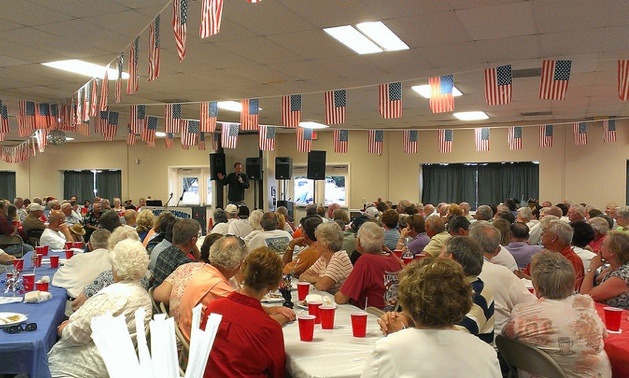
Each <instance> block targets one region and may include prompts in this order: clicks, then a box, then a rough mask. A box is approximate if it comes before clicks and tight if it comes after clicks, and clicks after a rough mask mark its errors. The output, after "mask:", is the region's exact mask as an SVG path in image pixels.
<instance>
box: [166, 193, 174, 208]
mask: <svg viewBox="0 0 629 378" xmlns="http://www.w3.org/2000/svg"><path fill="white" fill-rule="evenodd" d="M171 199H173V194H172V193H170V197H168V201H166V204H165V205H164V208H166V209H167V208H168V203H170V200H171Z"/></svg>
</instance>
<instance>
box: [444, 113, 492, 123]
mask: <svg viewBox="0 0 629 378" xmlns="http://www.w3.org/2000/svg"><path fill="white" fill-rule="evenodd" d="M452 115H453V116H455V117H456V118H457V119H459V120H461V121H479V120H481V119H488V118H489V116H488V115H487V114H485V112H481V111H474V112H458V113H453V114H452Z"/></svg>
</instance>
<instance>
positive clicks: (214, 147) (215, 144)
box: [212, 132, 221, 151]
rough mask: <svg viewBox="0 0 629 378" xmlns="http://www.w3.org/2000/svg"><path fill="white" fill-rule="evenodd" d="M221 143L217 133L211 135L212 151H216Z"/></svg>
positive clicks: (219, 135)
mask: <svg viewBox="0 0 629 378" xmlns="http://www.w3.org/2000/svg"><path fill="white" fill-rule="evenodd" d="M220 141H221V134H219V133H217V132H213V133H212V150H214V151H218V146H219V144H220Z"/></svg>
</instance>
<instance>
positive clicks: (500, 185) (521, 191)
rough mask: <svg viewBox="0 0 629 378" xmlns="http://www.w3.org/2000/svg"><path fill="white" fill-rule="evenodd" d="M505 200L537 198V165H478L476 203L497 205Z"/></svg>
mask: <svg viewBox="0 0 629 378" xmlns="http://www.w3.org/2000/svg"><path fill="white" fill-rule="evenodd" d="M506 198H515V199H516V200H518V201H520V200H522V199H524V200H527V199H529V198H539V165H538V164H534V163H526V162H524V163H488V164H486V165H485V164H483V165H480V164H479V165H478V203H479V204H480V205H483V204H498V203H500V202H503V201H504V200H505V199H506Z"/></svg>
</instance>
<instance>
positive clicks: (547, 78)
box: [539, 60, 572, 100]
mask: <svg viewBox="0 0 629 378" xmlns="http://www.w3.org/2000/svg"><path fill="white" fill-rule="evenodd" d="M571 65H572V61H571V60H544V61H543V62H542V78H541V81H540V84H539V98H540V99H541V100H563V99H564V98H565V96H566V90H567V89H568V81H570V67H571Z"/></svg>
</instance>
